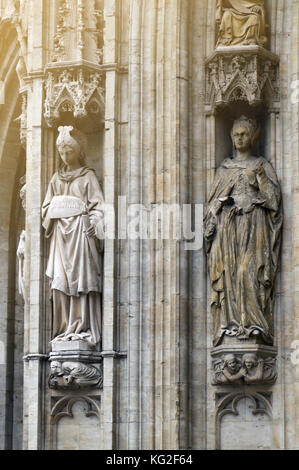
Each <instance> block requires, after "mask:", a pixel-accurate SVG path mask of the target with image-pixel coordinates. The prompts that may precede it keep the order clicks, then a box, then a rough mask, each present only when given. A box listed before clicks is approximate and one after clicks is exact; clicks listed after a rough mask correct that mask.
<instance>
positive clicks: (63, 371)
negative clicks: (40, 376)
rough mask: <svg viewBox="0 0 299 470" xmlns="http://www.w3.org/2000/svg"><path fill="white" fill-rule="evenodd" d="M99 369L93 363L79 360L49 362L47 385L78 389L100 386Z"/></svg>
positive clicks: (101, 383) (63, 388)
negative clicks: (49, 372)
mask: <svg viewBox="0 0 299 470" xmlns="http://www.w3.org/2000/svg"><path fill="white" fill-rule="evenodd" d="M102 386H103V376H102V372H101V370H99V369H97V368H96V367H95V366H93V365H87V364H82V363H80V362H60V361H52V362H51V375H50V377H49V387H50V388H52V389H61V390H79V389H82V388H89V387H96V388H102Z"/></svg>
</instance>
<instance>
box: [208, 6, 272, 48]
mask: <svg viewBox="0 0 299 470" xmlns="http://www.w3.org/2000/svg"><path fill="white" fill-rule="evenodd" d="M216 8H217V9H216V22H217V23H218V24H219V36H218V42H217V47H218V46H235V45H242V46H249V45H258V46H265V44H266V43H267V36H266V27H267V25H266V13H265V5H264V0H217V7H216Z"/></svg>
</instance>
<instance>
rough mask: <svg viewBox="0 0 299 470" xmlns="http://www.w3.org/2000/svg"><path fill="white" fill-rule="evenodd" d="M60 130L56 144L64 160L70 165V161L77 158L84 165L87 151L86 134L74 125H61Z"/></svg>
mask: <svg viewBox="0 0 299 470" xmlns="http://www.w3.org/2000/svg"><path fill="white" fill-rule="evenodd" d="M58 131H59V135H58V138H57V140H56V145H57V149H58V151H59V154H60V156H61V159H62V160H63V162H64V163H65V164H67V165H68V163H69V162H70V161H72V162H73V161H74V160H76V161H78V163H79V164H80V165H81V166H84V165H85V158H86V151H87V139H86V136H85V135H84V134H83V133H82V132H81V131H79V130H78V129H74V127H73V126H61V127H59V128H58Z"/></svg>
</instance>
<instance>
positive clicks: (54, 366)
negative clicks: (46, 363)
mask: <svg viewBox="0 0 299 470" xmlns="http://www.w3.org/2000/svg"><path fill="white" fill-rule="evenodd" d="M50 368H51V372H52V374H55V375H56V374H59V373H61V372H62V367H61V363H60V362H58V361H52V362H51V365H50Z"/></svg>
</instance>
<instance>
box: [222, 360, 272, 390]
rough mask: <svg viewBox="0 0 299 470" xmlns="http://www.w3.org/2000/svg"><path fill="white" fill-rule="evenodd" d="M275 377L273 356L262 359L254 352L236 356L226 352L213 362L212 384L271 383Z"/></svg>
mask: <svg viewBox="0 0 299 470" xmlns="http://www.w3.org/2000/svg"><path fill="white" fill-rule="evenodd" d="M276 378H277V371H276V360H275V358H273V357H269V358H266V359H262V358H260V357H258V356H257V354H254V353H246V354H243V356H242V358H241V359H239V358H237V357H236V356H235V355H234V354H226V355H225V356H224V357H223V358H222V360H218V361H215V363H214V380H213V384H214V385H223V384H236V385H241V384H247V385H251V384H252V385H253V384H262V385H267V384H273V383H274V382H275V381H276Z"/></svg>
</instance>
